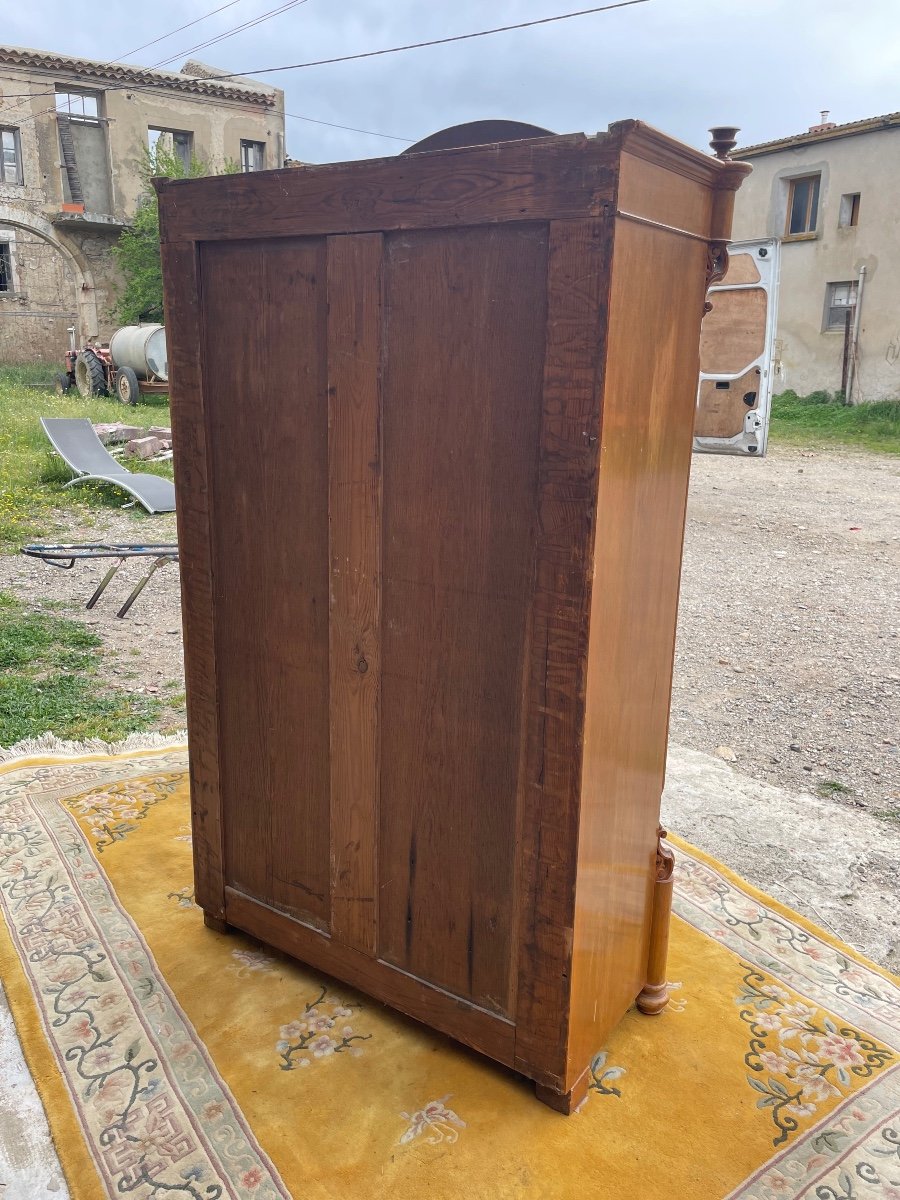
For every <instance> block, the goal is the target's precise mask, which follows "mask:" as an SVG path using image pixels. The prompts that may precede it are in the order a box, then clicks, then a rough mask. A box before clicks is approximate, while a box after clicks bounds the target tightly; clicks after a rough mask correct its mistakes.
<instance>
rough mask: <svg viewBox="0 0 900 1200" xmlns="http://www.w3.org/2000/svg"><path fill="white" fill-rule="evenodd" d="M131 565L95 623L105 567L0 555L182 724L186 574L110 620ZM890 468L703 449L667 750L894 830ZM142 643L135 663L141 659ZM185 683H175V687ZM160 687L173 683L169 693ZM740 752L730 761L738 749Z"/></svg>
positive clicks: (123, 679)
mask: <svg viewBox="0 0 900 1200" xmlns="http://www.w3.org/2000/svg"><path fill="white" fill-rule="evenodd" d="M91 520H92V521H93V524H82V525H72V524H70V523H69V522H71V516H70V515H69V514H60V523H59V526H58V528H57V530H56V532H55V534H54V535H53V536H51V535H50V534H49V533H48V535H47V537H46V538H45V539H44V540H46V541H51V540H54V538H58V539H59V540H61V541H63V540H65V541H79V540H98V539H101V538H106V539H110V540H121V541H137V540H140V539H144V540H150V539H151V538H152V539H155V540H159V541H174V540H175V536H176V534H175V520H174V517H173V516H171V515H167V516H157V517H152V518H142V517H141V516H140V515H139V514H135V513H133V512H125V511H122V512H118V511H109V510H98V512H97V514H96V515H95V516H93V517H92V518H91ZM143 569H144V568H143V567H142V566H141V564H140V563H130V564H126V566H125V567H124V568H123V569H122V571H121V572H120V576H119V578H118V579H117V580H116V581H114V583H113V584H112V585H111V586H110V589H109V590H108V591H107V593H106V594H105V595H104V596H103V598H102V599H101V600H100V602H99V604H98V606H97V607H96V608H95V609H94V610H93V611H92V612H90V613H88V612H85V611H84V608H83V603H84V601H85V600H86V599H87V598H88V596H89V595H90V594H91V591H92V590H93V587H94V586H95V583H96V581H97V580H99V578H100V576H101V575H102V573H103V569H102V567H99V566H97V567H93V566H91V565H89V564H84V565H83V566H78V567H76V568H75V570H73V571H72V572H68V571H65V572H64V571H57V570H52V569H50V568H48V567H45V566H43V564H40V563H35V562H32V561H29V560H28V559H25V558H22V557H17V556H8V557H0V588H4V589H8V590H10V591H12V592H14V593H15V594H16V595H18V596H20V597H22V598H24V599H26V600H32V601H37V600H47V599H52V600H56V601H68V602H70V604H71V608H70V610H69V612H68V614H67V615H71V616H75V617H77V618H78V619H80V620H84V621H85V622H86V623H87V624H89V625H91V626H92V627H93V628H94V629H96V630H97V631H98V632H99V633H100V634H101V636H102V637H103V641H104V653H105V654H106V656H107V659H108V663H109V670H108V675H109V678H110V680H111V681H113V682H115V683H118V684H119V685H121V686H124V687H126V688H129V689H131V690H135V691H139V690H140V689H144V690H145V691H149V692H151V693H152V694H156V692H154V689H158V694H159V695H160V696H161V697H162V698H166V697H168V698H169V699H168V702H167V707H166V710H165V712H164V714H163V720H162V722H161V724H160V728H161V730H162V731H163V732H166V731H169V730H174V729H178V728H181V727H182V726H183V723H184V714H183V709H182V707H181V703H180V695H179V694H180V693H181V692H183V661H182V653H181V618H180V611H179V587H178V572H177V569H176V568H175V567H172V566H168V567H165V568H163V569H162V570H161V571H159V572H158V573H157V575H156V576H155V577H154V578H153V579H152V580H151V582H150V584H149V585H148V587H147V588H146V590H145V591H144V593H143V594H142V595H141V597H140V599H139V600H138V601H137V603H136V605H135V607H134V608H133V609H132V611H131V613H130V614H129V616H128V617H127V618H126V619H125V620H122V621H119V620H117V619H116V618H115V615H114V614H115V612H116V609H117V608H118V606H119V604H120V603H121V600H122V599H124V597H125V596H126V595H127V592H128V590H129V589H130V587H131V586H132V581H134V580H136V579H137V578H139V576H140V574H141V572H142V570H143ZM898 601H900V459H896V458H889V457H883V456H880V455H874V454H862V453H852V452H850V451H846V452H840V451H834V450H828V451H822V452H816V453H808V452H800V451H793V450H784V449H778V450H775V451H773V452H772V453H770V455H769V456H768V457H767V458H766V459H764V460H761V461H757V460H753V459H745V458H726V457H722V458H720V457H715V456H695V459H694V466H693V476H692V481H691V493H690V503H689V508H688V529H687V539H686V546H685V560H684V572H683V576H682V600H681V618H680V622H679V630H678V650H677V658H676V666H675V683H674V694H673V700H672V725H671V736H672V741H673V742H674V743H676V744H680V745H684V746H687V747H691V748H693V749H696V750H701V751H705V752H707V753H717V752H718V753H719V755H720V757H721V758H724V759H725V760H726V761H728V762H731V763H733V766H734V768H735V769H736V770H737V771H739V772H744V773H745V774H747V775H750V776H752V777H754V778H756V779H757V780H760V781H763V782H766V783H769V784H774V785H777V786H782V787H786V788H789V789H792V790H793V791H795V792H796V791H810V792H817V793H818V794H819V795H820V796H822V797H823V798H825V799H827V800H829V801H830V802H831V803H833V804H835V805H839V806H841V807H842V808H843V809H844V810H846V811H847V812H848V819H852V816H851V813H852V811H853V810H856V809H858V808H866V809H868V810H869V813H870V815H871V816H874V817H876V818H878V819H880V820H881V821H882V822H887V821H890V822H891V823H892V824H893V823H894V822H896V823H897V825H896V827H897V828H900V748H898V744H897V743H898V741H900V602H898ZM135 651H137V653H136V652H135ZM175 681H177V689H176V687H175V686H174V683H175ZM167 685H168V686H167ZM732 756H733V757H732Z"/></svg>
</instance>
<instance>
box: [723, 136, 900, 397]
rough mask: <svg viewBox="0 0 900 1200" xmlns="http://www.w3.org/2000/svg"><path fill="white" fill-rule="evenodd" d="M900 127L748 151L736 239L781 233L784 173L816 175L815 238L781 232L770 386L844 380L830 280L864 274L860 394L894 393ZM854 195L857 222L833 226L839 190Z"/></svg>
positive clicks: (899, 321) (898, 390) (831, 387)
mask: <svg viewBox="0 0 900 1200" xmlns="http://www.w3.org/2000/svg"><path fill="white" fill-rule="evenodd" d="M898 155H900V129H896V128H892V129H884V130H872V131H869V132H866V133H862V134H858V135H856V136H853V137H840V138H832V139H829V140H827V141H819V142H815V143H812V144H809V145H805V146H799V147H795V148H792V149H783V150H779V151H777V152H774V153H766V154H763V155H760V156H758V157H751V158H750V159H749V160H748V161H750V162H751V163H752V164H753V174H752V175H750V177H749V178H748V179H747V180H745V182H744V184H743V186H742V187H741V189H740V191H739V192H738V194H737V200H736V204H735V215H734V226H733V228H734V238H735V239H736V240H737V239H745V238H755V237H778V238H783V237H784V233H785V218H786V206H787V195H788V189H789V181H790V179H792V178H796V177H797V176H801V175H811V174H816V173H821V187H820V195H819V212H818V221H817V228H816V237H815V238H812V239H805V240H798V241H792V240H790V239H786V240H784V242H783V244H782V253H781V289H780V295H779V309H778V339H777V344H776V371H777V372H778V373H777V375H776V390H783V389H784V388H793V389H794V391H796V392H799V393H801V394H805V393H808V392H812V391H817V390H819V389H823V390H827V391H832V392H834V391H837V390H838V389H839V388H840V386H841V368H842V358H843V344H844V337H843V333H841V332H832V331H825V330H823V325H824V322H825V302H826V285H827V284H828V283H838V282H843V281H848V280H855V279H858V277H859V271H860V267H861V266H865V267H866V278H865V285H864V289H863V298H862V306H861V310H860V314H861V316H860V340H859V355H858V361H859V372H858V376H857V384H858V390H856V389H855V395H854V398H855V399H856V400H882V399H894V398H897V397H900V220H898V217H897V198H896V186H897V182H896V181H897V162H898ZM853 192H859V194H860V209H859V223H858V225H856V226H853V227H849V228H841V227H840V226H839V224H838V221H839V216H840V208H841V197H842V196H843V195H846V194H850V193H853Z"/></svg>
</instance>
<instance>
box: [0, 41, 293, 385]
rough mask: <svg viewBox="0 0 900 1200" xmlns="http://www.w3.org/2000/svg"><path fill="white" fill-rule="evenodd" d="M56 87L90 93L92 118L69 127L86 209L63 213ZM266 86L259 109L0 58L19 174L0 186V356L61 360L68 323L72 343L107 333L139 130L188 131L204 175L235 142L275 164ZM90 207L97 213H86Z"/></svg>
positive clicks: (141, 138)
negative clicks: (13, 276) (4, 288)
mask: <svg viewBox="0 0 900 1200" xmlns="http://www.w3.org/2000/svg"><path fill="white" fill-rule="evenodd" d="M67 87H71V88H72V89H73V90H82V91H83V90H87V91H94V92H98V93H100V97H101V98H100V104H99V116H100V118H101V121H100V125H99V127H97V126H92V127H86V126H82V127H81V128H78V127H77V126H75V125H74V123H73V125H72V130H73V135H74V136H73V141H74V142H75V148H76V153H77V156H78V165H79V173H80V175H81V176H82V180H81V182H82V186H83V191H84V195H85V210H86V211H85V213H84V214H77V213H75V214H66V215H65V217H64V216H63V213H62V209H63V205H64V204H66V203H67V202H70V201H71V196H70V195H69V194H68V187H67V182H66V180H65V170H64V167H63V165H62V152H61V149H60V142H59V132H58V128H57V121H56V116H55V113H54V111H53V109H54V98H53V96H52V95H50V96H48V95H47V93H48V92H50V93H52V92H53V91H54V89H63V90H64V89H66V88H67ZM23 93H27V94H28V95H26V96H23V95H22V94H23ZM274 94H275V97H276V104H275V107H274V108H269V107H266V106H264V105H263V104H262V103H259V102H252V103H251V102H244V101H243V100H238V99H234V98H225V97H211V96H206V95H203V96H200V95H195V94H192V93H186V92H180V91H178V90H176V89H173V88H166V87H160V88H159V90H157V89H156V88H155V87H154V88H152V89H151V88H149V87H147V86H142V87H141V88H137V87H136V88H135V89H134V90H133V91H131V90H128V89H126V88H120V89H115V90H113V89H108V88H104V84H103V81H102V80H95V81H87V80H85V79H84V78H80V79H78V78H76V77H75V76H74V75H72V74H67V72H66V71H65V70H58V69H54V70H46V69H43V68H41V69H38V68H34V69H32V68H28V69H27V70H26V69H23V68H22V67H21V66H16V68H15V69H14V70H11V69H7V67H6V66H5V65H4V64H0V125H2V126H5V127H12V128H16V129H18V130H19V141H20V147H21V158H22V166H23V175H24V182H23V183H22V184H2V183H0V239H2V240H8V239H14V243H15V263H16V272H17V281H16V291H15V293H14V294H13V295H12V296H8V297H5V298H0V362H23V361H35V360H45V361H57V360H59V359H61V357H62V355H63V353H64V352H65V349H66V347H67V345H68V337H67V334H66V332H65V331H66V328H67V326H68V325H71V324H72V323H73V320H74V323H75V324H76V327H77V330H78V334H77V336H78V338H79V340H83V339H85V338H87V337H89V336H92V335H99V336H100V337H101V338H102V339H104V340H105V339H107V338H108V337H109V335H110V334H111V333H112V331H113V329H114V324H113V321H112V316H111V307H112V305H113V304H114V302H115V298H116V293H117V290H118V288H119V284H120V278H119V275H118V271H117V267H116V264H115V260H114V258H113V255H112V246H113V245H114V244H115V241H116V240H117V238H118V236H119V234H120V233H121V230H122V229H123V228H124V227H125V226H126V224H127V222H128V221H130V219H131V218H132V217H133V215H134V212H135V209H136V206H137V203H138V200H139V198H140V195H141V191H142V188H143V183H142V180H141V171H140V168H141V165H142V161H143V153H144V150H145V149H146V148H147V145H148V129H149V128H151V127H152V128H162V129H176V130H187V131H190V132H191V133H192V134H193V152H194V154H195V155H196V156H197V157H198V158H201V159H204V160H205V161H206V162H207V163H208V164H209V166H210V169H211V170H212V171H214V172H220V171H223V170H224V169H225V166H226V163H227V162H229V161H231V162H234V163H239V162H240V143H241V139H242V138H243V139H246V140H248V141H255V142H263V143H265V145H266V167H267V168H269V169H271V168H275V167H280V166H281V165H282V162H283V157H284V154H285V147H284V101H283V94H282V93H281V92H280V91H275V93H274ZM86 139H89V143H90V144H89V145H87V146H85V145H84V142H85V140H86ZM98 197H99V198H100V199H99V200H98ZM89 201H92V203H88V202H89ZM98 203H99V204H100V205H101V206H102V209H103V211H101V212H99V213H98V212H92V211H91V209H92V207H96V205H97V204H98ZM4 227H5V230H6V231H5V232H4ZM12 314H15V317H14V318H13V316H12ZM55 314H56V315H55ZM7 317H9V319H8V320H7V319H6V318H7Z"/></svg>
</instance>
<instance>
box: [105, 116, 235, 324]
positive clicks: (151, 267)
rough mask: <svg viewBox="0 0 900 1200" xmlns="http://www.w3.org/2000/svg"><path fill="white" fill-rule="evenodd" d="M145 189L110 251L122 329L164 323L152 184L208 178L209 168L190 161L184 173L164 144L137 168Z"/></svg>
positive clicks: (145, 155) (200, 161) (228, 168)
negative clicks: (119, 281)
mask: <svg viewBox="0 0 900 1200" xmlns="http://www.w3.org/2000/svg"><path fill="white" fill-rule="evenodd" d="M236 170H237V166H236V164H234V163H231V162H228V163H226V165H225V172H224V173H225V174H232V173H233V172H234V171H236ZM140 174H141V181H142V183H143V185H144V187H143V192H142V194H141V198H140V200H139V201H138V207H137V212H136V213H135V216H134V221H133V222H132V225H131V228H130V229H126V230H124V231H123V233H122V234H121V236H120V237H119V240H118V242H117V243H116V245H115V246H114V247H113V254H114V255H115V257H116V261H117V263H118V265H119V270H120V272H121V274H122V278H123V281H124V286H123V288H122V289H121V291H120V294H119V296H118V299H117V301H116V304H115V307H114V309H113V316H114V317H115V319H116V320H117V321H118V322H119V323H120V324H121V325H138V324H140V323H141V322H142V321H159V322H161V321H162V319H163V287H162V262H161V258H160V249H159V208H158V206H157V202H156V192H155V191H154V189H153V185H152V184H151V182H150V181H151V179H152V178H153V177H154V176H165V177H166V178H168V179H185V178H187V179H197V178H199V177H200V176H202V175H210V174H212V172H211V171H210V168H209V164H208V163H207V162H205V161H204V160H203V159H201V158H196V157H195V156H192V157H191V162H190V166H189V167H188V168H187V169H185V166H184V164H183V163H182V161H181V159H180V158H179V157H178V156H177V155H176V154H174V153H173V152H172V150H171V149H169V148H168V147H167V146H166V145H164V144H163V142H162V139H161V138H160V139H159V140H158V141H157V142H156V144H155V145H154V146H153V147H151V148H150V149H147V148H146V147H145V148H144V150H143V157H142V161H141V166H140Z"/></svg>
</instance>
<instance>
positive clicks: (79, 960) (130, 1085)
mask: <svg viewBox="0 0 900 1200" xmlns="http://www.w3.org/2000/svg"><path fill="white" fill-rule="evenodd" d="M122 774H123V772H122V770H121V767H120V769H119V776H120V778H121V775H122ZM173 778H174V777H163V778H162V779H161V780H160V781H159V788H158V789H154V787H153V786H152V785H145V783H144V781H141V780H138V781H135V782H136V784H137V792H138V794H139V795H142V796H145V797H146V796H154V795H159V798H162V796H163V795H168V794H170V792H171V787H170V786H169V785H170V783H171V782H172V779H173ZM128 786H130V785H126V784H125V783H123V784H122V789H123V791H119V790H118V789H117V788H113V789H109V788H106V789H103V790H102V794H103V795H112V796H121V795H125V794H126V792H125V791H124V789H126V788H127V787H128ZM147 788H149V790H145V789H147ZM92 794H93V795H95V796H96V795H99V794H101V793H100V792H93V793H92ZM79 799H80V798H79V797H76V801H77V800H79ZM81 811H85V810H84V809H82V810H81ZM102 836H105V835H104V834H101V837H102ZM0 910H2V912H3V915H4V916H5V919H6V922H7V925H8V927H9V930H10V933H11V936H12V938H13V940H14V942H15V944H16V947H17V951H18V955H19V959H20V961H21V963H22V966H23V969H24V970H25V972H26V974H27V976H28V978H29V982H30V984H31V988H32V993H33V996H34V999H35V1002H36V1004H37V1005H38V1010H39V1012H40V1016H41V1019H42V1023H43V1027H44V1032H45V1035H46V1037H47V1040H48V1042H49V1044H50V1046H51V1047H52V1049H53V1051H54V1053H55V1055H56V1059H57V1062H58V1064H59V1070H60V1073H61V1076H62V1079H63V1081H64V1083H65V1085H66V1087H67V1089H68V1092H69V1096H70V1098H71V1101H72V1105H73V1108H74V1109H75V1111H76V1113H77V1114H78V1118H79V1123H80V1126H81V1128H82V1131H83V1134H84V1136H85V1139H86V1142H87V1145H88V1148H89V1151H90V1153H91V1156H92V1158H93V1161H94V1163H95V1165H96V1168H97V1171H98V1173H99V1175H100V1177H101V1179H102V1180H103V1181H104V1185H105V1188H106V1189H107V1190H108V1192H109V1194H111V1195H120V1194H129V1195H132V1196H135V1197H139V1198H140V1200H162V1197H164V1196H165V1197H177V1198H181V1200H219V1198H220V1197H225V1196H227V1197H229V1200H231V1198H240V1200H259V1198H262V1197H265V1198H266V1200H275V1198H277V1197H280V1198H282V1200H285V1198H286V1197H287V1192H286V1190H285V1188H284V1185H283V1183H282V1181H281V1179H280V1178H279V1176H278V1173H277V1171H276V1170H275V1168H274V1166H273V1165H272V1163H271V1162H270V1161H269V1160H268V1158H267V1156H266V1155H265V1153H264V1152H263V1151H262V1149H261V1148H260V1146H259V1145H258V1143H257V1142H256V1140H255V1138H254V1136H253V1134H252V1133H251V1132H250V1130H249V1129H248V1128H247V1126H246V1123H245V1121H244V1119H243V1116H242V1115H241V1112H240V1110H239V1109H238V1107H237V1105H236V1104H235V1102H234V1100H233V1098H232V1096H231V1094H230V1092H229V1091H228V1089H227V1087H226V1085H225V1084H224V1081H223V1080H222V1079H221V1078H220V1077H219V1075H218V1073H217V1072H216V1070H215V1068H214V1067H213V1065H212V1063H211V1062H210V1060H209V1058H208V1056H207V1054H206V1051H205V1048H204V1046H203V1044H202V1042H201V1041H200V1040H199V1038H198V1037H197V1035H196V1033H195V1031H194V1029H193V1028H192V1026H190V1025H189V1023H188V1022H187V1020H186V1019H185V1017H184V1015H183V1013H182V1012H181V1009H180V1008H179V1006H178V1004H177V1002H176V1001H175V999H174V997H173V996H172V994H171V993H170V991H169V989H168V986H167V985H166V983H165V981H164V980H163V978H162V976H161V975H160V973H159V971H158V969H157V966H156V963H155V962H154V960H153V958H152V956H151V955H150V952H149V950H148V949H147V947H146V944H145V943H144V941H143V939H142V937H141V935H140V933H139V931H138V930H137V928H136V927H135V926H134V924H133V923H132V921H131V920H130V918H129V917H128V916H127V915H126V914H125V912H124V911H123V910H122V908H121V907H120V906H119V904H118V901H117V900H116V898H115V896H114V894H113V892H112V891H111V889H110V886H109V883H108V881H107V879H106V876H105V874H104V872H103V870H102V869H101V867H100V865H99V860H98V859H96V858H95V857H94V855H93V853H92V852H91V850H90V848H89V847H88V846H87V845H86V844H85V842H84V839H83V838H82V836H81V832H80V830H79V828H78V826H77V825H76V824H75V823H74V820H73V818H72V816H71V815H70V814H69V813H68V812H67V811H66V809H65V807H63V806H62V805H59V804H56V803H50V804H47V803H45V802H41V801H39V800H34V799H32V798H31V797H30V796H29V795H28V790H27V789H18V790H15V789H6V790H5V793H4V795H3V796H2V799H0Z"/></svg>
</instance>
